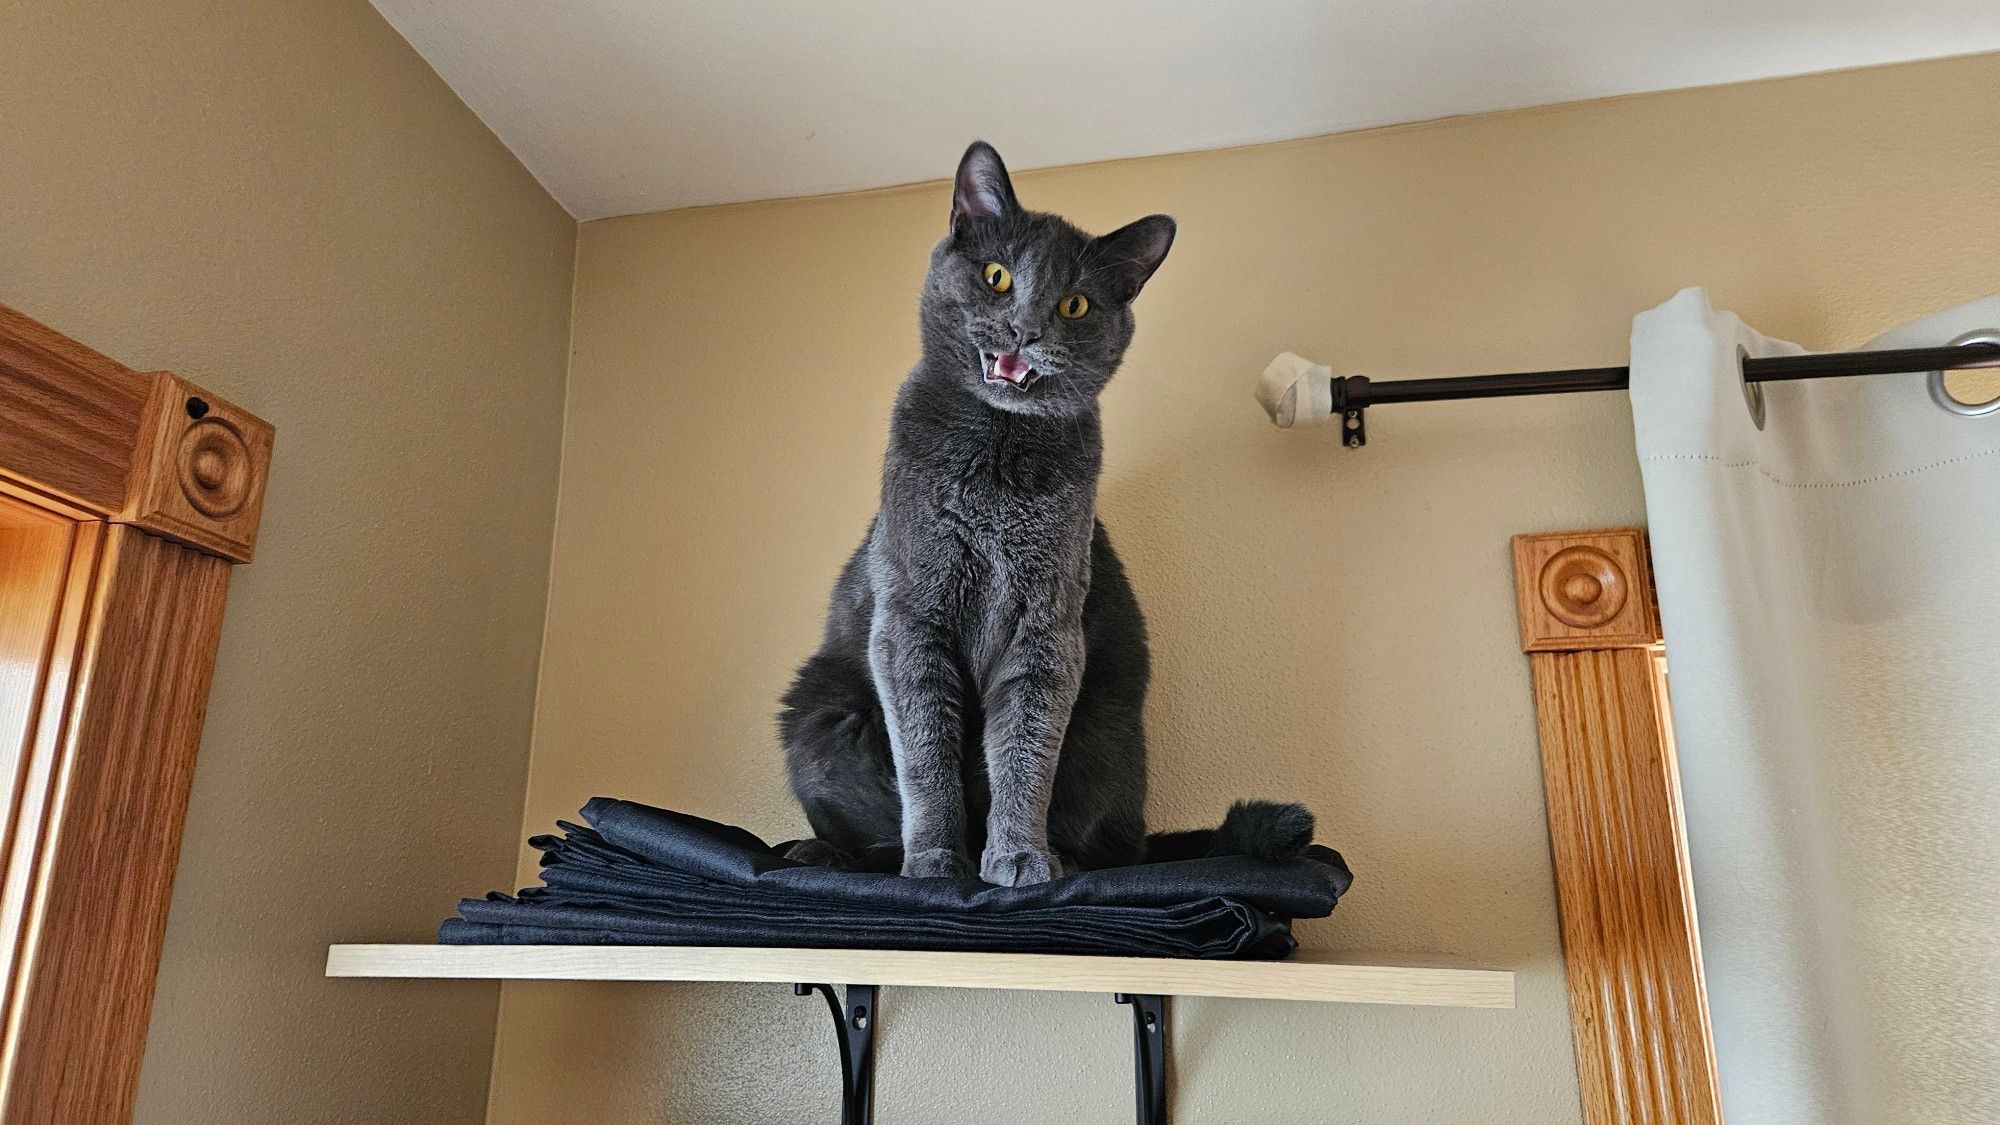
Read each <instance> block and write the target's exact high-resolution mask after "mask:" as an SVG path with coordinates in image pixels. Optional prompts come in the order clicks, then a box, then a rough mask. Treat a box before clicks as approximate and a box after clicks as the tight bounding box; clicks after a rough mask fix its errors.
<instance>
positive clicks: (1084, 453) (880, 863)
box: [779, 142, 1312, 886]
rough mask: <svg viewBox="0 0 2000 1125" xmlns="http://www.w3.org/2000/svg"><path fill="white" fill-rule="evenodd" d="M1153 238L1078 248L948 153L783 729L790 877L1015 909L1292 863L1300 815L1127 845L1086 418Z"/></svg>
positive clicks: (1137, 624)
mask: <svg viewBox="0 0 2000 1125" xmlns="http://www.w3.org/2000/svg"><path fill="white" fill-rule="evenodd" d="M1174 231H1175V227H1174V221H1173V220H1172V219H1171V218H1168V217H1167V216H1165V215H1149V216H1147V217H1146V218H1143V219H1140V220H1138V221H1137V222H1134V223H1131V224H1129V225H1127V226H1124V227H1121V228H1119V229H1118V230H1116V231H1113V232H1112V233H1110V234H1107V235H1103V236H1101V237H1098V238H1092V237H1091V236H1089V235H1087V234H1085V233H1084V232H1083V231H1081V230H1078V229H1077V228H1076V227H1074V226H1072V225H1070V224H1069V223H1068V222H1066V221H1064V220H1063V219H1061V218H1059V217H1057V216H1055V215H1050V214H1043V213H1040V212H1034V211H1027V210H1024V209H1022V207H1021V206H1020V204H1019V202H1017V201H1016V199H1015V196H1014V188H1013V184H1012V183H1011V181H1010V180H1009V179H1008V176H1007V169H1006V167H1005V166H1004V165H1002V164H1001V162H1000V156H999V154H998V153H996V152H995V151H993V149H992V148H991V147H990V146H988V145H986V144H985V143H984V142H975V143H974V144H973V145H972V147H970V148H969V149H967V150H966V152H965V156H964V157H963V159H961V161H960V162H959V166H958V173H957V176H956V177H955V179H954V181H953V191H952V206H951V228H950V232H949V233H948V234H947V235H946V236H945V238H944V239H943V240H942V241H940V242H939V243H938V244H937V246H936V248H935V249H933V250H932V251H931V257H930V271H929V273H928V274H927V276H926V277H925V279H924V288H923V296H922V299H921V302H920V304H919V317H920V326H921V337H922V348H923V352H922V358H921V359H920V360H919V361H918V363H917V365H916V367H915V368H914V369H913V370H912V371H911V372H910V374H909V377H908V378H907V379H905V380H904V382H903V386H902V389H901V391H900V393H899V394H898V395H897V398H896V406H895V413H894V417H893V419H892V422H891V426H890V435H889V449H888V453H887V456H886V458H885V464H884V468H883V474H882V501H881V508H880V510H879V511H878V513H877V514H876V516H875V519H874V522H873V523H872V524H871V526H870V528H869V531H868V535H867V538H866V539H865V540H864V541H863V542H862V544H861V547H860V548H859V549H858V550H856V551H855V553H854V555H853V557H852V558H851V559H849V560H848V563H847V566H846V567H845V569H843V570H842V572H841V575H840V579H839V581H838V582H837V583H836V585H835V586H834V590H833V598H832V604H831V606H830V607H829V609H828V612H827V621H826V631H825V635H824V638H823V639H822V642H821V645H820V649H819V651H818V652H817V653H815V654H814V655H813V656H812V657H811V658H810V659H808V660H807V661H806V663H805V665H804V666H803V667H801V668H800V669H799V672H798V675H797V676H796V678H795V679H794V681H793V683H792V686H791V689H790V690H789V691H788V692H787V693H786V695H785V698H784V709H783V712H782V714H781V715H780V718H779V729H780V733H781V735H782V737H783V739H784V744H785V752H786V764H787V767H788V769H789V771H790V774H791V782H792V790H793V792H794V793H795V794H796V795H797V797H798V799H799V802H800V804H802V805H803V806H804V807H805V812H806V819H807V820H808V821H809V822H810V823H811V824H812V827H813V831H814V833H815V834H816V838H815V839H810V840H805V841H801V842H799V843H798V844H795V845H793V847H792V849H791V852H790V854H791V855H792V856H793V857H794V858H797V859H801V860H805V861H807V862H812V863H821V864H827V865H832V866H844V867H854V868H860V869H867V870H880V871H898V870H899V871H901V873H902V874H904V875H908V876H913V877H919V878H922V877H947V878H966V877H969V876H971V875H972V874H974V873H975V872H976V873H977V875H978V876H979V877H980V878H981V879H983V880H985V881H986V882H989V883H996V884H1000V885H1002V886H1021V885H1026V884H1031V883H1040V882H1044V881H1046V880H1048V879H1050V878H1053V877H1055V876H1057V875H1060V874H1062V873H1064V872H1065V871H1073V870H1081V869H1088V868H1100V867H1112V866H1118V865H1122V864H1128V863H1135V862H1139V861H1140V860H1142V859H1146V858H1154V859H1159V858H1171V857H1175V856H1179V855H1193V854H1202V853H1206V852H1242V853H1249V854H1270V855H1282V854H1296V853H1297V852H1298V851H1299V850H1300V849H1302V848H1303V847H1304V846H1305V844H1306V843H1308V842H1309V841H1310V839H1311V835H1312V819H1311V816H1310V814H1308V813H1306V811H1305V810H1304V809H1302V808H1299V807H1297V806H1279V805H1267V804H1248V805H1245V804H1239V805H1238V806H1237V807H1236V808H1234V809H1232V810H1231V814H1230V817H1229V818H1228V819H1227V820H1226V821H1225V822H1224V825H1223V828H1222V829H1219V830H1217V831H1214V832H1195V833H1176V834H1172V835H1167V836H1156V837H1154V838H1153V839H1152V840H1151V841H1150V843H1149V840H1148V838H1147V834H1146V823H1145V804H1146V734H1145V728H1144V726H1143V725H1142V723H1141V712H1142V711H1143V709H1144V705H1145V699H1146V682H1147V677H1148V674H1149V657H1148V653H1147V647H1146V624H1145V619H1144V618H1143V617H1142V616H1141V615H1140V612H1139V603H1138V600H1137V599H1136V598H1135V597H1134V596H1133V593H1132V587H1131V585H1130V584H1129V583H1128V582H1127V581H1126V579H1125V571H1124V568H1123V567H1122V566H1120V564H1119V562H1118V556H1117V554H1116V553H1115V552H1114V551H1113V550H1112V549H1111V539H1110V536H1109V535H1108V534H1106V532H1105V529H1104V525H1103V524H1102V523H1100V522H1098V520H1097V518H1096V516H1097V478H1098V471H1099V467H1100V464H1101V462H1102V459H1103V442H1102V435H1101V429H1100V423H1099V416H1098V404H1097V396H1098V392H1099V391H1101V390H1103V389H1104V386H1105V384H1106V383H1108V382H1109V381H1110V379H1111V376H1112V373H1113V372H1115V371H1116V370H1117V369H1118V365H1119V362H1120V361H1121V360H1122V359H1123V358H1124V355H1125V348H1126V345H1127V344H1129V343H1130V342H1131V340H1132V310H1131V306H1132V301H1133V299H1134V298H1136V297H1137V296H1138V295H1139V291H1140V289H1141V288H1143V287H1144V286H1145V284H1146V281H1147V280H1148V279H1149V278H1151V277H1152V275H1153V271H1154V270H1156V269H1158V268H1159V266H1160V263H1161V262H1162V261H1164V260H1165V259H1166V256H1167V251H1168V249H1169V248H1170V247H1171V246H1172V245H1173V241H1174ZM975 854H976V855H978V856H979V862H978V865H977V867H976V868H975V867H974V866H973V864H972V861H971V858H970V857H971V856H973V855H975Z"/></svg>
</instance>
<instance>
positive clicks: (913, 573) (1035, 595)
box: [876, 404, 1101, 666]
mask: <svg viewBox="0 0 2000 1125" xmlns="http://www.w3.org/2000/svg"><path fill="white" fill-rule="evenodd" d="M906 406H907V404H906ZM975 407H976V408H967V409H956V410H948V411H937V410H911V409H905V410H902V411H899V413H898V417H897V418H896V421H895V432H894V433H893V435H892V439H891V443H890V451H889V458H888V464H887V466H886V472H885V474H884V480H883V496H882V520H881V523H880V525H879V526H878V529H877V530H878V539H877V542H876V551H877V554H878V555H879V556H881V557H880V558H878V560H877V564H878V567H879V568H880V570H881V572H882V574H881V577H882V578H883V579H884V580H886V581H887V582H888V583H890V584H891V585H892V586H893V587H894V593H893V596H894V597H895V598H896V600H897V601H898V602H899V603H900V604H901V605H902V606H903V607H904V608H906V609H910V610H914V611H916V612H917V613H919V614H920V615H922V616H924V617H925V618H927V619H929V620H931V621H933V622H934V623H935V624H937V625H939V626H941V627H944V628H947V629H949V630H951V631H952V632H953V633H955V634H956V636H957V639H958V641H959V648H960V651H961V652H962V653H963V654H964V655H965V656H966V657H967V658H969V659H970V661H971V662H972V663H973V664H974V665H975V666H978V665H981V664H985V663H987V662H988V660H987V658H988V657H990V656H991V655H992V654H993V652H994V651H995V650H996V648H998V647H1004V645H1005V643H1006V640H1007V638H1008V637H1009V636H1011V635H1012V634H1013V632H1014V631H1015V630H1016V629H1018V628H1019V627H1020V626H1021V623H1022V622H1023V621H1024V620H1032V621H1037V622H1051V623H1053V622H1060V621H1061V620H1062V619H1063V618H1064V617H1065V616H1068V617H1074V616H1075V615H1076V614H1078V613H1080V611H1081V606H1082V598H1083V594H1084V593H1085V591H1086V590H1087V589H1088V587H1089V582H1090V536H1091V527H1092V524H1093V521H1094V519H1095V516H1096V499H1097V474H1098V467H1099V464H1100V460H1101V446H1100V443H1099V438H1098V430H1097V423H1096V419H1095V418H1094V417H1093V418H1083V419H1059V420H1058V419H1042V418H1035V417H1023V416H1017V415H1007V414H1003V413H1001V412H998V411H993V410H991V409H990V408H987V407H984V406H977V405H976V404H975Z"/></svg>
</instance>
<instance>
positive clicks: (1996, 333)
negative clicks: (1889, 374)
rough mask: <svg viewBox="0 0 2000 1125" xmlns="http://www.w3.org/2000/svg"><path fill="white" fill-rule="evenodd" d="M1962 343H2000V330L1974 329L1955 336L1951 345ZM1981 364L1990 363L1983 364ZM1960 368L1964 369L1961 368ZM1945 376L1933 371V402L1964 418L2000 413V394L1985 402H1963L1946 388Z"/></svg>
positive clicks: (1931, 383) (1931, 384)
mask: <svg viewBox="0 0 2000 1125" xmlns="http://www.w3.org/2000/svg"><path fill="white" fill-rule="evenodd" d="M1962 344H2000V330H1996V329H1992V328H1979V329H1974V330H1973V331H1971V332H1966V333H1963V334H1961V335H1959V336H1956V337H1954V338H1953V339H1952V341H1951V346H1952V347H1954V348H1955V347H1958V346H1960V345H1962ZM1980 366H1982V367H1983V366H1989V365H1986V364H1981V365H1980ZM1959 370H1964V369H1963V368H1960V369H1959ZM1944 376H1945V373H1944V372H1942V371H1933V372H1931V376H1930V380H1929V382H1930V391H1931V401H1932V402H1935V403H1937V404H1938V405H1939V406H1941V407H1943V408H1944V409H1945V410H1948V411H1950V412H1951V413H1953V414H1957V415H1959V416H1960V417H1964V418H1979V417H1983V416H1985V415H1987V414H1995V413H2000V396H1995V397H1993V398H1990V399H1987V400H1986V401H1985V402H1961V401H1959V400H1958V399H1956V398H1954V397H1952V393H1951V391H1949V390H1947V389H1946V388H1945V385H1944Z"/></svg>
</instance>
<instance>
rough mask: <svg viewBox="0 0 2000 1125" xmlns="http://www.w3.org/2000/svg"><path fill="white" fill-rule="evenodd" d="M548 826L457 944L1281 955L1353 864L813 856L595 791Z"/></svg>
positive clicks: (1339, 889) (1334, 856)
mask: <svg viewBox="0 0 2000 1125" xmlns="http://www.w3.org/2000/svg"><path fill="white" fill-rule="evenodd" d="M583 819H584V820H586V821H588V822H589V824H590V827H588V828H586V827H583V826H581V825H575V824H570V823H567V822H558V824H559V826H560V827H561V829H562V835H559V836H536V837H534V838H533V839H531V840H530V841H529V843H530V844H531V845H532V846H534V847H535V848H537V849H539V850H540V851H541V852H542V880H543V885H542V886H539V887H529V888H527V889H525V890H523V891H521V892H520V893H519V894H516V895H507V894H501V893H498V892H495V893H493V894H489V895H487V896H486V897H485V898H483V899H466V900H464V901H462V902H461V903H459V909H458V917H456V918H452V919H450V920H448V921H446V922H445V923H444V925H443V926H442V927H440V928H439V930H438V940H439V941H440V942H443V943H445V944H449V945H493V944H507V945H737V946H805V947H813V948H824V949H933V950H972V951H984V952H1007V953H1086V954H1116V955H1125V956H1139V957H1202V958H1231V957H1234V958H1282V957H1285V956H1288V955H1290V953H1291V952H1292V951H1293V950H1294V949H1296V948H1298V943H1297V942H1296V941H1294V940H1293V938H1292V926H1291V922H1292V919H1294V918H1323V917H1325V916H1326V915H1328V914H1329V913H1331V912H1332V911H1333V907H1334V904H1335V902H1336V901H1337V900H1338V899H1339V898H1340V896H1341V894H1342V893H1344V892H1345V891H1346V890H1347V887H1348V884H1349V883H1351V882H1352V881H1353V876H1352V875H1351V874H1349V873H1348V870H1347V865H1346V864H1345V863H1343V862H1342V861H1341V858H1340V854H1339V853H1338V852H1335V851H1332V850H1331V849H1328V848H1323V847H1320V846H1318V845H1316V844H1315V845H1311V846H1309V847H1307V848H1306V849H1305V850H1304V853H1303V854H1302V855H1300V856H1298V857H1297V858H1292V859H1284V860H1271V859H1253V858H1251V857H1248V856H1210V857H1205V858H1200V859H1182V860H1174V861H1170V862H1163V863H1146V864H1140V865H1137V866H1133V867H1118V868H1108V869H1105V870H1099V871H1085V872H1081V873H1078V874H1075V875H1066V876H1063V877H1062V878H1059V879H1055V880H1052V881H1050V882H1047V883H1041V884H1038V885H1035V886H1029V887H996V886H991V885H988V884H985V883H980V882H978V881H976V880H965V881H954V880H950V879H905V878H903V877H901V876H898V875H883V874H873V873H864V872H855V871H838V870H834V869H832V868H826V867H812V866H807V865H804V864H800V863H797V862H795V861H793V860H790V859H787V858H785V857H784V854H783V851H782V849H781V848H773V847H771V846H770V845H768V844H766V843H764V841H762V840H760V839H758V838H757V837H756V836H754V835H752V834H750V833H749V832H746V831H744V830H743V829H741V828H732V827H729V826H728V825H724V824H717V823H715V822H713V821H708V820H703V819H701V818H700V817H694V816H688V815H686V814H683V813H676V812H669V811H667V810H665V809H656V808H652V807H651V806H648V805H641V804H637V803H634V802H631V801H619V800H613V799H611V798H608V797H598V798H594V799H593V800H592V801H591V802H590V803H589V804H587V805H585V806H584V807H583Z"/></svg>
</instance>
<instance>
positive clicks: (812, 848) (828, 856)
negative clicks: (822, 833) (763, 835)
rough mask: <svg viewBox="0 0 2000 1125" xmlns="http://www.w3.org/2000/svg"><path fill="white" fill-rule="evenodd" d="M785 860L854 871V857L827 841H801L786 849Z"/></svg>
mask: <svg viewBox="0 0 2000 1125" xmlns="http://www.w3.org/2000/svg"><path fill="white" fill-rule="evenodd" d="M785 858H786V859H789V860H794V861H796V862H799V863H803V864H807V865H809V866H812V867H831V868H833V869H834V870H836V871H852V870H854V857H853V856H851V855H848V854H847V853H846V852H844V851H841V850H840V849H839V848H836V847H834V846H833V845H832V844H829V843H827V842H826V841H825V840H816V839H810V838H808V839H804V840H800V841H798V842H796V843H794V844H793V845H792V846H791V847H789V848H786V849H785Z"/></svg>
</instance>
